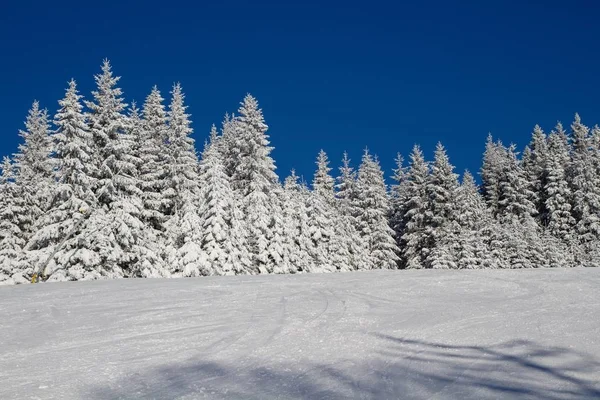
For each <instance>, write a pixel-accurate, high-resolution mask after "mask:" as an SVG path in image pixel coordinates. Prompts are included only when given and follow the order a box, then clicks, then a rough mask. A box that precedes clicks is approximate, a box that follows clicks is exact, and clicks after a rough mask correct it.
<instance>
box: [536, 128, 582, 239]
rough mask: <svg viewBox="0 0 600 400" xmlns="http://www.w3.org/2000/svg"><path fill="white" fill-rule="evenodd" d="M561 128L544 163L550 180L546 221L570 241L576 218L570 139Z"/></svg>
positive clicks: (545, 189)
mask: <svg viewBox="0 0 600 400" xmlns="http://www.w3.org/2000/svg"><path fill="white" fill-rule="evenodd" d="M561 131H562V126H560V125H559V126H557V129H556V131H553V132H551V133H550V135H549V137H548V157H547V160H546V163H545V166H544V175H545V176H546V180H545V185H544V187H543V197H544V199H545V208H546V210H547V213H546V218H545V219H544V224H545V225H546V226H547V230H548V232H550V233H551V234H552V235H554V236H555V237H557V238H559V239H562V240H563V241H565V242H566V243H568V242H571V241H572V240H573V239H574V237H573V234H574V225H575V219H574V218H573V216H572V214H571V203H572V201H573V195H572V193H571V188H570V187H569V184H568V182H567V170H568V168H569V161H570V156H569V143H568V141H567V137H566V135H564V134H561Z"/></svg>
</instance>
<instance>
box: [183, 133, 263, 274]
mask: <svg viewBox="0 0 600 400" xmlns="http://www.w3.org/2000/svg"><path fill="white" fill-rule="evenodd" d="M199 179H200V182H201V183H202V189H201V192H200V193H201V197H200V213H199V221H198V225H196V226H192V225H190V226H189V227H188V229H187V232H186V233H185V234H184V236H183V240H182V241H183V243H184V246H183V252H181V254H182V255H185V257H183V258H181V261H180V266H181V268H182V270H183V271H184V273H185V274H186V275H190V273H189V271H190V270H193V271H199V272H200V273H201V274H202V275H233V274H244V273H251V272H253V271H252V268H251V264H250V258H249V254H248V252H247V248H246V243H245V235H244V234H243V232H242V221H241V219H240V217H241V216H240V214H239V212H238V210H237V207H238V205H237V202H236V200H235V198H234V195H233V190H232V189H231V186H230V183H229V178H228V177H227V175H226V173H225V166H224V165H223V160H222V159H221V154H220V153H219V151H218V148H217V146H216V143H215V142H211V143H210V144H209V146H208V147H207V148H206V150H205V152H204V153H203V156H202V161H201V163H200V178H199ZM188 193H190V194H191V193H193V192H192V191H191V190H190V191H188ZM194 220H195V217H193V218H192V219H191V221H194ZM191 221H184V223H189V222H191ZM197 229H200V235H199V236H200V237H199V238H198V237H197V236H198V233H197V232H196V230H197ZM198 239H200V240H199V241H198ZM197 244H199V245H200V246H199V248H197ZM191 248H193V249H194V251H193V252H192V251H191ZM190 261H192V262H190ZM186 271H188V272H186ZM192 275H196V273H193V274H192Z"/></svg>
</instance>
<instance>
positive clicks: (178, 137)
mask: <svg viewBox="0 0 600 400" xmlns="http://www.w3.org/2000/svg"><path fill="white" fill-rule="evenodd" d="M184 100H185V96H184V94H183V92H182V89H181V85H180V84H179V83H177V84H175V85H174V86H173V90H172V91H171V103H170V105H169V112H168V113H167V121H168V128H167V154H166V156H167V157H166V163H165V164H166V169H167V173H166V176H165V183H166V188H165V193H164V194H165V195H166V196H167V197H169V198H171V199H172V201H171V204H170V207H171V209H169V210H167V213H168V214H169V215H173V214H176V213H177V212H178V210H179V209H180V208H181V207H182V205H183V202H184V198H187V197H188V196H194V195H197V192H198V157H197V156H196V149H195V146H194V139H193V138H192V137H191V136H190V135H191V134H192V132H193V130H192V128H191V126H190V124H191V122H190V120H189V114H187V113H186V109H187V106H186V105H184ZM215 150H216V149H215Z"/></svg>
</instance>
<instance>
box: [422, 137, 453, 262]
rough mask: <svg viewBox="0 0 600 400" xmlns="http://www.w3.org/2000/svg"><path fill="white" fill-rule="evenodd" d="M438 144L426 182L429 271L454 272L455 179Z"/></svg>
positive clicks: (446, 157)
mask: <svg viewBox="0 0 600 400" xmlns="http://www.w3.org/2000/svg"><path fill="white" fill-rule="evenodd" d="M453 171H454V166H452V164H450V160H449V159H448V156H447V154H446V149H445V148H444V146H443V145H442V144H441V143H438V144H437V147H436V150H435V158H434V162H433V165H432V168H431V174H430V175H429V176H428V180H427V186H426V190H427V196H428V207H427V212H426V215H425V226H426V235H427V239H426V240H427V248H429V249H431V253H430V254H428V257H427V260H426V266H427V267H430V268H444V269H447V268H456V254H455V253H456V252H455V249H454V246H455V244H456V240H457V235H458V233H459V232H458V230H459V227H458V225H457V215H456V194H457V193H456V192H457V189H458V177H457V175H456V174H455V173H454V172H453Z"/></svg>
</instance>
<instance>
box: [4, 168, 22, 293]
mask: <svg viewBox="0 0 600 400" xmlns="http://www.w3.org/2000/svg"><path fill="white" fill-rule="evenodd" d="M0 193H2V196H0V285H1V284H13V283H25V282H27V279H26V278H24V277H23V276H22V274H21V273H20V269H21V265H20V264H21V263H20V258H21V255H22V250H23V246H24V245H25V239H24V236H25V235H24V233H23V232H22V231H21V228H20V225H21V221H22V220H23V216H24V215H27V207H26V206H25V203H24V200H23V198H22V197H21V196H20V191H19V190H18V187H17V184H16V183H15V166H14V164H13V162H12V161H11V160H10V158H9V157H4V159H3V162H2V176H0Z"/></svg>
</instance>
